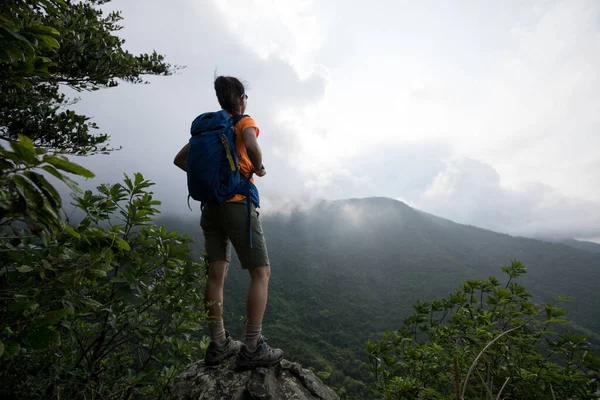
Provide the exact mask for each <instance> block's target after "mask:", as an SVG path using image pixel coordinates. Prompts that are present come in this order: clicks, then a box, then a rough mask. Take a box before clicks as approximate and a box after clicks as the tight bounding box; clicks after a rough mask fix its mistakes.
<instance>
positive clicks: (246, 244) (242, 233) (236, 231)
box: [200, 200, 269, 269]
mask: <svg viewBox="0 0 600 400" xmlns="http://www.w3.org/2000/svg"><path fill="white" fill-rule="evenodd" d="M258 215H259V213H258V211H257V210H256V207H254V204H251V205H250V218H251V219H250V220H251V226H252V247H250V230H249V227H248V208H247V205H246V200H242V201H239V202H228V203H223V204H206V205H205V207H204V210H203V212H202V218H201V219H200V226H201V227H202V231H203V232H204V244H205V247H206V252H207V253H208V261H209V262H211V261H227V262H230V261H231V246H232V245H233V247H234V249H235V252H236V253H237V255H238V258H239V259H240V263H241V264H242V268H244V269H248V268H254V267H262V266H265V265H269V255H268V252H267V243H266V242H265V235H264V233H263V230H262V225H261V223H260V220H259V219H258Z"/></svg>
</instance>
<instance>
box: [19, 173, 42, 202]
mask: <svg viewBox="0 0 600 400" xmlns="http://www.w3.org/2000/svg"><path fill="white" fill-rule="evenodd" d="M13 180H14V182H15V184H16V185H17V186H18V187H19V188H20V189H21V194H22V196H23V198H24V199H25V201H27V203H28V204H29V205H30V206H32V207H41V206H42V205H43V204H44V198H43V197H42V193H40V191H39V189H38V188H37V186H35V184H34V183H33V182H31V179H29V178H27V177H25V176H23V175H14V176H13Z"/></svg>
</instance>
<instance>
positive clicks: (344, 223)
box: [162, 198, 600, 377]
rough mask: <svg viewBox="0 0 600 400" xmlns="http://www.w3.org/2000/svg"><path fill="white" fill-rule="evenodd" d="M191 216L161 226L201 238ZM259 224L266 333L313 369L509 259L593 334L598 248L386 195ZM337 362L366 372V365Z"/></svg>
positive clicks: (346, 355) (239, 293)
mask: <svg viewBox="0 0 600 400" xmlns="http://www.w3.org/2000/svg"><path fill="white" fill-rule="evenodd" d="M192 215H193V214H191V213H190V216H191V220H190V221H187V222H186V223H183V222H181V221H180V220H179V221H178V220H174V219H164V220H163V221H162V223H164V224H166V225H167V226H169V228H171V229H175V230H179V231H187V232H189V233H191V234H192V235H194V236H196V237H198V238H200V237H201V232H200V227H199V226H198V219H199V216H198V215H193V217H192ZM263 228H264V231H265V234H266V237H267V243H268V246H269V253H270V257H271V263H272V279H271V291H270V300H269V306H268V309H267V316H266V319H265V330H266V334H267V335H271V336H272V338H273V343H274V344H276V345H283V346H284V348H285V349H286V350H287V351H288V353H290V356H291V357H293V358H295V359H298V360H299V361H301V362H303V363H306V364H307V365H313V366H315V367H316V368H317V369H319V368H326V367H327V365H331V363H334V364H336V366H337V367H338V368H336V370H337V369H339V368H340V367H339V365H340V363H343V362H345V360H346V362H351V360H352V359H353V358H356V357H355V356H357V355H361V354H362V350H363V348H364V343H365V341H366V339H367V338H369V337H374V336H376V335H378V334H380V333H381V332H383V331H386V330H393V329H396V328H398V327H400V325H401V323H402V321H403V320H404V319H405V318H406V317H407V316H408V315H409V313H411V311H412V304H413V303H414V302H416V301H417V300H425V301H430V300H434V299H439V298H441V297H443V296H445V295H447V294H448V293H449V292H450V291H453V290H454V289H455V288H456V287H457V285H459V284H460V283H462V282H463V281H465V280H467V279H473V278H486V277H488V276H489V275H494V276H496V277H498V278H500V279H504V276H503V274H502V272H501V271H500V267H501V266H503V265H508V264H510V261H511V260H512V259H518V260H519V261H521V262H523V263H524V264H526V265H527V266H528V273H527V275H526V276H525V277H523V279H522V283H523V284H524V285H526V287H527V288H528V289H529V291H530V292H531V293H532V294H533V295H534V296H536V298H537V299H538V300H539V301H549V300H551V298H552V297H556V296H559V295H570V296H573V299H572V301H571V302H570V303H569V304H568V305H567V308H568V309H569V311H570V317H571V318H572V319H573V320H574V321H575V322H576V323H578V324H579V325H582V326H584V327H586V328H588V329H590V330H592V331H594V332H596V333H598V332H600V308H599V307H598V305H599V304H600V291H599V290H598V282H600V254H594V253H591V252H589V251H583V250H579V249H576V248H574V247H571V246H568V245H566V244H561V243H546V242H542V241H538V240H533V239H526V238H521V237H511V236H509V235H505V234H499V233H495V232H492V231H488V230H484V229H480V228H476V227H472V226H466V225H460V224H457V223H454V222H452V221H449V220H445V219H442V218H439V217H435V216H433V215H430V214H427V213H423V212H421V211H418V210H415V209H412V208H410V207H409V206H407V205H406V204H404V203H401V202H398V201H395V200H391V199H386V198H369V199H354V200H344V201H335V202H322V203H320V204H317V205H315V206H314V207H312V208H310V209H308V210H305V211H295V212H292V213H291V214H289V215H287V216H282V215H277V216H269V217H264V218H263ZM201 250H202V246H201V244H198V245H196V246H194V251H195V252H197V254H201ZM247 282H248V277H247V274H246V273H245V272H243V271H240V270H239V269H238V268H237V264H236V263H234V264H233V265H232V268H231V269H230V273H229V278H228V282H227V286H226V291H227V293H226V296H227V297H226V300H225V308H226V310H227V311H228V313H231V314H233V315H235V316H236V317H238V316H241V315H243V313H244V306H243V301H244V295H245V290H246V287H247ZM228 320H229V321H231V322H230V325H231V326H232V329H233V330H234V332H235V331H237V332H238V333H241V329H239V328H240V327H241V324H238V325H239V326H238V327H235V323H234V319H233V318H231V316H229V317H228ZM343 349H346V350H343ZM348 360H350V361H348ZM361 368H362V369H361ZM343 369H344V370H346V371H353V370H356V372H355V373H354V375H353V376H355V377H361V376H363V374H364V373H365V372H364V365H362V366H360V365H347V366H346V367H344V368H343Z"/></svg>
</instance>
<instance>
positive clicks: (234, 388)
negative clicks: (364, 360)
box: [170, 358, 338, 400]
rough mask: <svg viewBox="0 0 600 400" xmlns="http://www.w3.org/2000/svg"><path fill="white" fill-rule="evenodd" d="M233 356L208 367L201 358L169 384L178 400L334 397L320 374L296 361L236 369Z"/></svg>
mask: <svg viewBox="0 0 600 400" xmlns="http://www.w3.org/2000/svg"><path fill="white" fill-rule="evenodd" d="M233 360H235V358H233V359H230V360H229V361H228V362H226V363H224V364H222V365H220V366H217V367H208V366H206V365H204V361H200V362H198V363H196V364H194V365H192V366H191V367H190V368H188V369H187V370H186V371H184V372H183V373H181V374H180V375H179V376H177V377H176V378H175V379H174V380H173V382H172V383H171V385H170V389H171V397H170V398H171V399H177V400H335V399H337V398H338V396H337V395H336V394H335V392H334V391H333V390H331V389H330V388H329V387H327V386H326V385H325V384H324V383H323V382H322V381H321V379H319V377H317V376H316V375H315V374H313V373H312V372H311V371H309V370H307V369H303V368H302V367H301V366H300V365H299V364H297V363H293V362H290V361H287V360H282V361H281V363H280V364H278V365H277V366H275V367H271V368H255V369H250V370H238V369H236V367H235V364H234V362H233Z"/></svg>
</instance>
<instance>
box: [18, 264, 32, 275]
mask: <svg viewBox="0 0 600 400" xmlns="http://www.w3.org/2000/svg"><path fill="white" fill-rule="evenodd" d="M17 271H19V272H20V273H22V274H26V273H27V272H31V271H33V268H31V267H30V266H29V265H21V266H20V267H17Z"/></svg>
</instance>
